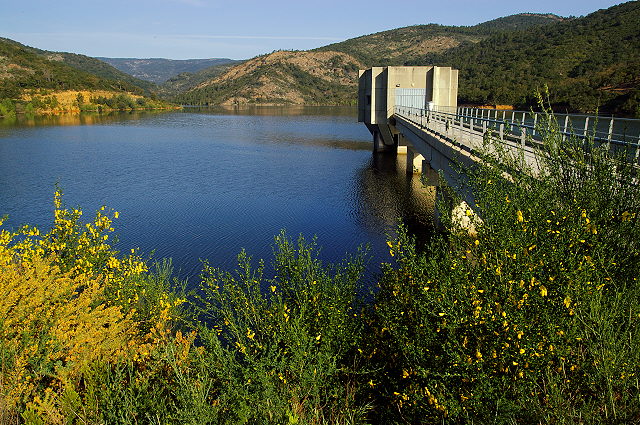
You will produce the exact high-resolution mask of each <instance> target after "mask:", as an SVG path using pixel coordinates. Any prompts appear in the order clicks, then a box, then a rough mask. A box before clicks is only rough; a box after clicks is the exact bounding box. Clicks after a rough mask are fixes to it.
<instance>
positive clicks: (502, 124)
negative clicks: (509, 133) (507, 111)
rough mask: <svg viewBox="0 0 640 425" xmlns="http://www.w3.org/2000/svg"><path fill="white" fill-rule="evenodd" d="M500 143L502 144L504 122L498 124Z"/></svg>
mask: <svg viewBox="0 0 640 425" xmlns="http://www.w3.org/2000/svg"><path fill="white" fill-rule="evenodd" d="M500 141H502V142H504V122H501V123H500Z"/></svg>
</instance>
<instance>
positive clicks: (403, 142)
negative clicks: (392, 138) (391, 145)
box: [398, 133, 409, 155]
mask: <svg viewBox="0 0 640 425" xmlns="http://www.w3.org/2000/svg"><path fill="white" fill-rule="evenodd" d="M408 145H409V143H408V142H407V139H405V138H404V136H403V135H402V133H398V155H406V154H407V149H408V148H409V146H408Z"/></svg>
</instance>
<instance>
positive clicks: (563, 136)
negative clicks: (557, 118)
mask: <svg viewBox="0 0 640 425" xmlns="http://www.w3.org/2000/svg"><path fill="white" fill-rule="evenodd" d="M568 126H569V115H565V117H564V130H562V141H565V140H567V127H568Z"/></svg>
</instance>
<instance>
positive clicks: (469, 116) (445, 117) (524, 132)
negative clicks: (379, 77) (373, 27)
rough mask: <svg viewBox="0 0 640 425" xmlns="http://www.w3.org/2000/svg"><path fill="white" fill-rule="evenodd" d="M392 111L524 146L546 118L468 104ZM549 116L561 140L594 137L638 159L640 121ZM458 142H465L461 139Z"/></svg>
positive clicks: (420, 121) (538, 133)
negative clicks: (490, 133) (464, 105)
mask: <svg viewBox="0 0 640 425" xmlns="http://www.w3.org/2000/svg"><path fill="white" fill-rule="evenodd" d="M394 112H395V113H396V114H399V115H401V116H405V117H407V118H408V119H410V120H411V121H412V122H414V123H415V124H417V125H420V126H422V127H429V126H431V122H432V121H433V122H434V123H440V124H443V123H444V124H445V129H446V131H447V132H450V131H452V130H453V129H457V130H462V131H464V132H465V133H464V134H467V135H471V134H475V136H476V137H484V135H485V134H487V132H489V131H490V132H492V133H493V134H494V135H495V136H496V137H498V138H499V139H500V140H501V141H503V142H505V143H508V144H520V145H522V146H523V147H524V146H534V145H537V144H539V143H541V142H542V139H543V137H542V134H541V133H542V132H544V130H545V129H544V128H542V127H541V126H542V125H544V123H545V119H546V117H545V116H544V115H543V114H539V113H535V112H525V111H511V110H498V109H483V108H469V107H459V108H457V109H453V108H443V107H436V108H434V109H425V108H417V107H413V106H402V105H396V106H395V109H394ZM552 119H555V120H556V123H557V131H558V133H559V134H560V135H561V136H562V138H563V140H566V139H567V138H578V139H584V140H593V142H594V143H596V144H599V145H602V144H606V145H607V146H609V149H611V150H612V151H622V152H625V153H626V154H627V155H629V156H630V157H632V158H635V160H636V161H638V160H639V159H640V120H633V119H627V118H613V117H608V118H607V117H597V116H593V115H577V114H554V116H553V118H552ZM459 134H461V133H459ZM459 142H462V144H463V145H465V143H464V141H459ZM467 145H469V144H467ZM469 147H472V146H469Z"/></svg>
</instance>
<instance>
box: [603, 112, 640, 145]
mask: <svg viewBox="0 0 640 425" xmlns="http://www.w3.org/2000/svg"><path fill="white" fill-rule="evenodd" d="M612 138H613V117H611V121H609V135H608V136H607V152H608V151H610V150H611V139H612ZM636 151H637V149H636Z"/></svg>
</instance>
